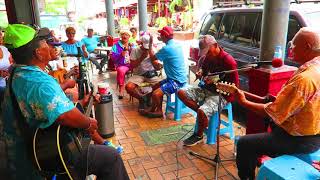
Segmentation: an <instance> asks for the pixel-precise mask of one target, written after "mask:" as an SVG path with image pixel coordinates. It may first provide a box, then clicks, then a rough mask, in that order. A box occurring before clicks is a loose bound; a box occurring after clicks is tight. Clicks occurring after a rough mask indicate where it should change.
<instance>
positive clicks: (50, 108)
mask: <svg viewBox="0 0 320 180" xmlns="http://www.w3.org/2000/svg"><path fill="white" fill-rule="evenodd" d="M12 89H13V92H14V94H15V96H16V99H17V102H18V104H19V107H20V109H21V112H22V114H23V116H24V117H25V119H17V116H16V114H17V113H18V111H17V110H14V108H13V105H12V100H11V96H10V94H9V85H8V86H7V89H6V92H5V98H4V102H3V104H2V107H3V108H2V109H3V113H2V120H1V121H0V127H1V128H0V132H1V135H2V136H3V137H2V138H3V139H4V140H5V145H6V149H7V165H8V168H9V169H10V174H11V175H13V176H14V177H13V179H39V178H40V176H39V175H38V173H37V171H36V170H35V169H34V166H33V164H32V162H31V161H30V159H31V158H30V157H29V154H28V153H27V151H28V150H27V147H26V142H25V138H24V132H22V131H21V129H20V126H19V125H18V124H17V121H21V120H24V121H26V123H27V124H28V125H29V128H32V129H36V128H47V127H49V126H50V125H52V124H53V123H54V122H55V121H56V119H57V118H58V117H59V116H60V115H61V114H63V113H65V112H67V111H70V110H72V109H73V108H74V105H73V103H72V102H71V101H70V100H69V99H68V98H67V97H66V95H65V94H64V92H63V90H62V89H61V88H60V85H59V84H58V83H57V81H56V80H55V79H54V78H53V77H51V76H49V75H48V74H46V73H45V72H44V71H42V70H41V69H40V68H39V67H37V66H16V69H15V72H14V76H13V80H12ZM26 128H27V127H26Z"/></svg>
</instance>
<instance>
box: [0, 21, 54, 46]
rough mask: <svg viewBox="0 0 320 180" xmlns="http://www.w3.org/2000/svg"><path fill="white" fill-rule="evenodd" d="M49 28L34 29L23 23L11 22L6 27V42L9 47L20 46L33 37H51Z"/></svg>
mask: <svg viewBox="0 0 320 180" xmlns="http://www.w3.org/2000/svg"><path fill="white" fill-rule="evenodd" d="M49 34H50V30H49V29H48V28H40V29H37V30H35V29H33V28H32V27H30V26H27V25H23V24H9V25H8V27H7V28H6V29H5V35H4V44H5V46H6V47H7V48H9V49H13V48H19V47H21V46H24V45H26V44H28V43H29V42H31V41H32V40H33V39H36V38H38V39H46V38H48V37H49Z"/></svg>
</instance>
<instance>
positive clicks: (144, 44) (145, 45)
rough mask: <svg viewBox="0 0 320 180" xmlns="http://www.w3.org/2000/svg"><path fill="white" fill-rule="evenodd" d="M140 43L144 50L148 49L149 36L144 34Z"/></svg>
mask: <svg viewBox="0 0 320 180" xmlns="http://www.w3.org/2000/svg"><path fill="white" fill-rule="evenodd" d="M140 41H141V43H142V46H143V47H144V48H145V49H149V42H150V35H149V34H144V35H143V36H141V37H140Z"/></svg>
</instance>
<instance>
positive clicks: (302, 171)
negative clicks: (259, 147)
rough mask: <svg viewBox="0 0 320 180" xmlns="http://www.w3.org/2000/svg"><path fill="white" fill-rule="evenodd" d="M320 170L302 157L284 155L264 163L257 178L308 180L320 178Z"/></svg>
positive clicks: (267, 179) (261, 179) (264, 179)
mask: <svg viewBox="0 0 320 180" xmlns="http://www.w3.org/2000/svg"><path fill="white" fill-rule="evenodd" d="M319 178H320V172H319V171H318V170H316V169H315V168H314V167H312V166H311V165H310V164H308V163H306V162H304V161H302V160H301V159H299V158H297V157H294V156H290V155H283V156H279V157H277V158H273V159H271V160H268V161H266V162H265V163H263V165H262V166H261V168H260V169H259V172H258V175H257V180H284V179H287V180H289V179H290V180H302V179H305V180H308V179H310V180H311V179H312V180H313V179H314V180H315V179H319Z"/></svg>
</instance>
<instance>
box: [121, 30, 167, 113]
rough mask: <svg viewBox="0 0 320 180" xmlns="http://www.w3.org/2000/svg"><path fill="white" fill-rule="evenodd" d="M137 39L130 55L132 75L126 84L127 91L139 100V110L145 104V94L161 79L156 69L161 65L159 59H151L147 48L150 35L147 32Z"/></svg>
mask: <svg viewBox="0 0 320 180" xmlns="http://www.w3.org/2000/svg"><path fill="white" fill-rule="evenodd" d="M141 34H143V35H142V36H141V37H140V40H139V42H140V43H139V47H137V48H134V49H133V50H132V51H131V55H130V64H131V67H132V68H133V73H134V75H133V76H132V77H130V79H129V80H128V83H127V84H126V87H125V88H126V90H127V93H128V94H130V95H131V96H133V97H135V98H137V99H138V100H139V110H142V109H144V108H145V106H146V105H147V104H146V103H147V102H146V101H147V99H146V98H147V96H146V94H149V93H150V92H152V86H153V85H154V84H156V83H158V82H160V81H161V78H159V76H158V73H157V70H158V69H160V68H161V67H162V65H161V64H160V63H159V61H157V60H155V61H151V59H150V57H149V54H148V50H149V43H150V35H149V34H148V33H147V32H144V33H141Z"/></svg>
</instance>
